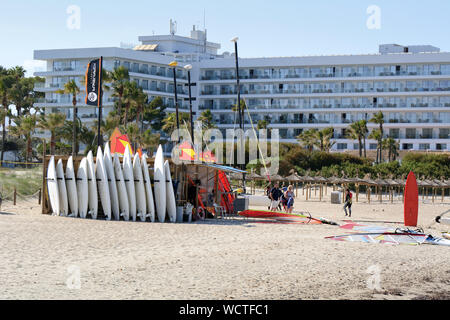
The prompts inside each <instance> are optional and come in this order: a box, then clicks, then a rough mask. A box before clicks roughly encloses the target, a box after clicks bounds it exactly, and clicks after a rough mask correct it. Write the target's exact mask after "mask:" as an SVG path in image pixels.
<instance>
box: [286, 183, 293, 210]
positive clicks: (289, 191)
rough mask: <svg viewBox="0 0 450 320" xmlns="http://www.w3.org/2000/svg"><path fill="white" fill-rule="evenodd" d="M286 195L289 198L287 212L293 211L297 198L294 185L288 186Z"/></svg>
mask: <svg viewBox="0 0 450 320" xmlns="http://www.w3.org/2000/svg"><path fill="white" fill-rule="evenodd" d="M284 197H285V198H286V199H287V203H286V212H287V213H292V211H293V210H294V198H295V194H294V187H293V186H289V187H288V189H287V191H286V192H285V193H284Z"/></svg>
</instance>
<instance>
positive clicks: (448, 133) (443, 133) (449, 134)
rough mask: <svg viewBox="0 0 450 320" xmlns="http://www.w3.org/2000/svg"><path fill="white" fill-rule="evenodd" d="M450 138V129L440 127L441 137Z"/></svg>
mask: <svg viewBox="0 0 450 320" xmlns="http://www.w3.org/2000/svg"><path fill="white" fill-rule="evenodd" d="M449 138H450V129H448V128H444V129H439V139H449Z"/></svg>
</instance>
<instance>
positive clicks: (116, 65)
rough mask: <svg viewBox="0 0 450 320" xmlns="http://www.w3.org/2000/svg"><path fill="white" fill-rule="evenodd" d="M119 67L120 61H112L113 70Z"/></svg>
mask: <svg viewBox="0 0 450 320" xmlns="http://www.w3.org/2000/svg"><path fill="white" fill-rule="evenodd" d="M119 67H120V60H114V69H117V68H119Z"/></svg>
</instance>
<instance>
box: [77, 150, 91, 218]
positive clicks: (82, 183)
mask: <svg viewBox="0 0 450 320" xmlns="http://www.w3.org/2000/svg"><path fill="white" fill-rule="evenodd" d="M77 197H78V213H79V215H80V218H82V219H86V218H87V215H88V210H89V183H88V162H87V158H83V160H81V163H80V167H79V168H78V172H77Z"/></svg>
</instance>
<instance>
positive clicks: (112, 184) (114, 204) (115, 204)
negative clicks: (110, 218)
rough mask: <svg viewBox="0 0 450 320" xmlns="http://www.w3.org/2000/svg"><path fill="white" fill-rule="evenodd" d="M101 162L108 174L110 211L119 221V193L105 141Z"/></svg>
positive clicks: (109, 152) (109, 151) (107, 145)
mask: <svg viewBox="0 0 450 320" xmlns="http://www.w3.org/2000/svg"><path fill="white" fill-rule="evenodd" d="M103 162H104V163H105V169H106V174H107V175H108V185H109V195H110V196H111V211H112V213H113V215H114V219H115V220H117V221H119V220H120V208H119V195H118V193H117V183H116V175H115V173H114V167H113V162H112V156H111V150H110V149H109V143H107V144H106V146H105V155H104V157H103Z"/></svg>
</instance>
